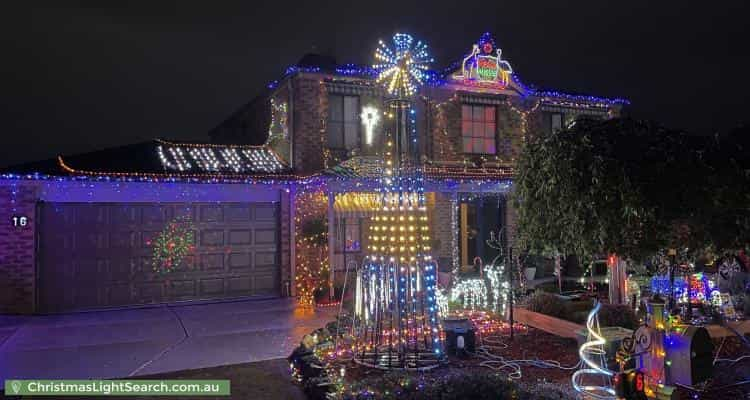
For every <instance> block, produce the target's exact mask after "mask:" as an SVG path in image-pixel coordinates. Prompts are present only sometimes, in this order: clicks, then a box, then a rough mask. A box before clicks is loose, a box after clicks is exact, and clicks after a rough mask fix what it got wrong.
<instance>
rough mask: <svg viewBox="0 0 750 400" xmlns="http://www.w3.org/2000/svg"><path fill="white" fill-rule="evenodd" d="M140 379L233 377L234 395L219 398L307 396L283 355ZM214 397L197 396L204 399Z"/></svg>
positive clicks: (290, 398)
mask: <svg viewBox="0 0 750 400" xmlns="http://www.w3.org/2000/svg"><path fill="white" fill-rule="evenodd" d="M138 379H229V381H230V382H231V393H232V395H231V396H228V397H227V396H222V397H215V398H216V399H224V400H228V399H243V400H244V399H268V400H276V399H278V400H298V399H299V400H304V399H305V395H304V393H303V392H302V389H301V388H300V387H298V386H296V385H294V384H293V383H292V381H291V375H290V372H289V363H288V362H287V361H286V359H283V358H280V359H275V360H268V361H259V362H253V363H247V364H235V365H226V366H222V367H213V368H202V369H191V370H183V371H177V372H168V373H164V374H158V375H149V376H142V377H141V376H139V377H138ZM132 398H133V397H131V399H132ZM135 398H137V397H135ZM164 398H168V397H164ZM210 398H211V397H195V399H204V400H205V399H210Z"/></svg>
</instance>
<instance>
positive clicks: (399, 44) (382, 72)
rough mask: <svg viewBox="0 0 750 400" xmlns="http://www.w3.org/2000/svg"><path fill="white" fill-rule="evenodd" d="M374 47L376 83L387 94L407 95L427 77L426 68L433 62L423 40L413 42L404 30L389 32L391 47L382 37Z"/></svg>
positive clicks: (414, 90)
mask: <svg viewBox="0 0 750 400" xmlns="http://www.w3.org/2000/svg"><path fill="white" fill-rule="evenodd" d="M379 44H380V45H379V47H378V48H377V49H376V50H375V60H376V61H377V62H378V63H377V64H375V65H373V69H375V71H377V74H378V77H377V83H380V84H384V85H385V88H386V90H387V91H388V93H389V94H391V95H393V96H400V97H408V96H412V95H414V93H416V90H417V87H419V86H420V85H422V84H423V83H424V81H425V79H426V77H427V74H426V71H427V70H428V67H429V64H430V63H431V62H433V59H432V58H431V57H430V55H429V53H428V51H427V44H426V43H424V42H422V41H417V42H416V44H415V43H414V38H413V37H412V36H411V35H408V34H405V33H397V34H395V35H393V48H390V47H388V45H387V44H386V43H384V42H383V41H382V40H381V41H380V42H379Z"/></svg>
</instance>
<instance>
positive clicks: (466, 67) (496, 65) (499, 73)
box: [454, 33, 513, 88]
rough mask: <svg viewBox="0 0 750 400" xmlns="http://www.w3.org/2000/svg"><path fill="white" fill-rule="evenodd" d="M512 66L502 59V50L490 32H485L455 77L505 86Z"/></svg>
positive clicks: (484, 83) (483, 83)
mask: <svg viewBox="0 0 750 400" xmlns="http://www.w3.org/2000/svg"><path fill="white" fill-rule="evenodd" d="M511 74H513V68H512V67H511V66H510V63H509V62H507V61H505V60H503V59H502V50H501V49H499V48H498V47H497V46H496V45H495V39H493V38H492V35H490V33H485V34H483V35H482V37H481V38H480V39H479V43H477V44H475V45H474V47H473V48H472V50H471V53H470V54H469V55H468V56H466V58H464V60H463V63H462V64H461V74H460V75H454V77H455V78H456V79H459V80H463V82H464V83H468V84H480V85H491V86H499V87H500V88H505V87H507V86H508V83H509V82H510V76H511Z"/></svg>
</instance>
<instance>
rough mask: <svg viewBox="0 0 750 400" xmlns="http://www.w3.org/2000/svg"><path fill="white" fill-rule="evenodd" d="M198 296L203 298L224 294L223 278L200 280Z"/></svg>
mask: <svg viewBox="0 0 750 400" xmlns="http://www.w3.org/2000/svg"><path fill="white" fill-rule="evenodd" d="M199 287H200V295H203V296H208V297H210V296H214V295H223V294H224V278H214V279H210V278H207V279H201V280H200V284H199Z"/></svg>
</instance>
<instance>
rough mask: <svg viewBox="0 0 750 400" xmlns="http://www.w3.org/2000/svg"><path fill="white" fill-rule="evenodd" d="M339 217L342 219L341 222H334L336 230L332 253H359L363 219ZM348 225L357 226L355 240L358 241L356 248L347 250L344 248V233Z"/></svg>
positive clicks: (360, 250)
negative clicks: (357, 247)
mask: <svg viewBox="0 0 750 400" xmlns="http://www.w3.org/2000/svg"><path fill="white" fill-rule="evenodd" d="M340 219H341V220H343V221H342V222H341V223H337V224H336V228H337V232H336V239H335V243H334V246H335V248H334V253H336V254H355V253H361V252H362V228H363V225H364V224H363V219H362V218H359V217H340ZM355 221H356V222H355ZM349 226H356V227H357V233H358V235H357V236H358V238H357V239H356V240H357V241H358V242H359V249H357V250H349V249H347V248H346V234H347V227H349ZM338 227H341V229H340V230H339V229H338Z"/></svg>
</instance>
